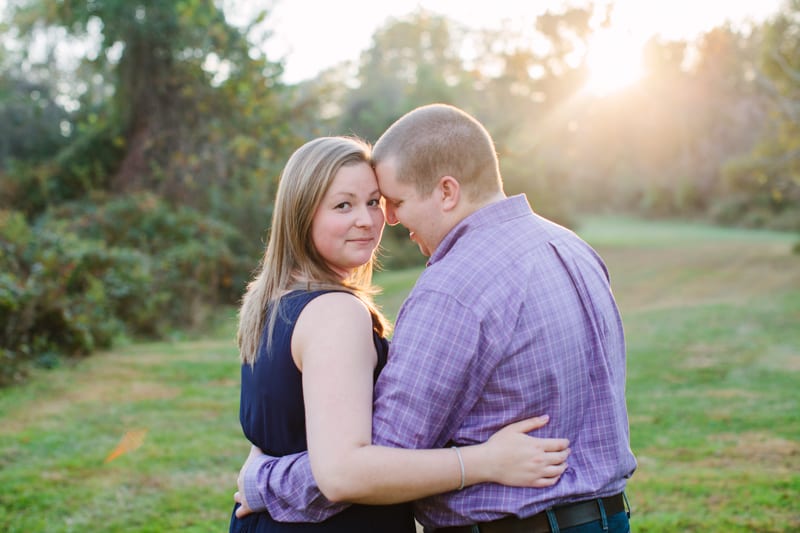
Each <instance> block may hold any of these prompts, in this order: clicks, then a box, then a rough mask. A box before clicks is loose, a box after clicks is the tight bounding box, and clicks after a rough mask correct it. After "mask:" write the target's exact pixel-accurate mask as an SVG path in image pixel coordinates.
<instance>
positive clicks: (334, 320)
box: [292, 293, 569, 504]
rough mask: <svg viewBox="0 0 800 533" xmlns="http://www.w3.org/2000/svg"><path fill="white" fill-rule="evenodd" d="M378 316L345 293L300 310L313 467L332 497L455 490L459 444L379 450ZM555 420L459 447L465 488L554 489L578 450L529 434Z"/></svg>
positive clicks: (364, 499) (369, 498) (387, 497)
mask: <svg viewBox="0 0 800 533" xmlns="http://www.w3.org/2000/svg"><path fill="white" fill-rule="evenodd" d="M371 332H372V326H371V320H370V317H369V313H368V311H367V310H366V308H365V307H364V305H363V304H361V302H359V301H358V300H357V299H356V298H354V297H353V296H351V295H348V294H345V293H330V294H326V295H323V296H320V297H318V298H315V299H314V300H313V301H312V302H311V303H310V304H309V305H308V306H307V307H306V308H305V309H304V310H303V312H302V313H301V315H300V318H299V319H298V322H297V325H296V327H295V332H294V335H293V337H292V353H293V356H294V358H295V362H296V363H297V365H298V367H299V368H300V369H301V371H302V372H303V394H304V398H305V404H306V428H307V437H308V452H309V458H310V461H311V469H312V472H313V474H314V478H315V479H316V482H317V484H318V485H319V488H320V490H321V491H322V493H323V494H324V495H325V496H326V497H327V498H328V499H329V500H331V501H348V502H357V503H370V504H385V503H395V502H402V501H409V500H414V499H418V498H422V497H425V496H430V495H433V494H438V493H442V492H448V491H451V490H456V489H458V488H459V486H460V485H461V483H462V475H461V471H462V470H461V464H460V463H459V457H458V454H457V453H456V451H455V450H452V449H437V450H407V449H400V448H389V447H381V446H372V445H371V438H372V392H373V391H372V387H373V382H372V376H373V371H374V368H375V365H376V360H377V357H376V353H375V348H374V346H373V343H372V334H371ZM544 423H546V419H541V418H537V419H529V420H526V421H521V422H518V423H516V424H513V425H511V426H509V427H508V428H506V429H504V430H501V431H500V432H498V433H497V434H496V435H495V436H493V437H492V438H491V439H490V440H489V441H487V442H486V443H483V444H480V445H475V446H467V447H463V448H459V451H460V453H461V457H462V459H463V464H464V478H463V483H464V485H465V486H467V485H473V484H476V483H481V482H487V481H492V482H497V483H502V484H506V485H516V486H530V487H545V486H549V485H552V484H554V483H555V482H556V481H558V478H559V476H560V475H561V474H562V473H563V472H564V469H565V468H566V463H565V461H566V458H567V455H568V454H569V450H568V445H569V443H568V441H566V440H565V439H537V438H533V437H528V436H527V435H525V432H527V431H530V430H532V429H535V428H537V427H540V426H542V425H544Z"/></svg>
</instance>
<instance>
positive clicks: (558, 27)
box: [0, 0, 800, 383]
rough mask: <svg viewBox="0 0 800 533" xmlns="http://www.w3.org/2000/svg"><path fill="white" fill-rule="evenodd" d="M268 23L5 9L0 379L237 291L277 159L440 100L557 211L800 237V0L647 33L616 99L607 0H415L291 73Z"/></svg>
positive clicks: (546, 207)
mask: <svg viewBox="0 0 800 533" xmlns="http://www.w3.org/2000/svg"><path fill="white" fill-rule="evenodd" d="M270 15H271V14H270V12H269V11H265V12H263V13H260V14H259V15H257V16H255V17H254V18H253V19H252V20H251V21H250V22H249V23H248V24H247V25H246V26H242V25H233V24H232V23H231V22H229V19H230V17H229V14H228V13H226V12H225V11H224V10H223V9H222V8H221V7H220V4H219V3H217V2H213V1H211V0H180V1H175V2H160V1H156V0H140V1H136V2H130V1H123V0H84V1H80V0H62V1H58V2H50V1H42V0H28V1H23V0H17V1H11V2H8V3H7V5H6V9H5V12H3V13H2V18H1V19H0V21H1V22H0V24H2V35H3V40H2V43H3V46H2V47H0V124H2V127H1V128H0V359H2V366H0V381H2V382H5V383H7V382H11V381H14V380H18V379H20V378H21V377H23V376H24V371H25V368H26V366H27V365H29V364H30V363H31V362H34V363H36V364H41V365H52V364H55V363H57V361H58V358H59V357H60V356H62V355H79V354H87V353H90V352H91V351H93V350H94V349H96V348H98V347H104V346H109V345H110V344H111V343H112V342H113V340H114V339H116V338H120V337H124V336H142V335H147V336H163V335H165V334H168V333H170V332H172V331H174V330H175V329H177V328H185V327H190V326H196V325H199V324H202V323H203V320H204V319H205V318H206V316H207V313H208V310H209V309H212V308H213V307H214V306H216V305H219V304H231V303H235V302H236V301H237V299H238V297H239V295H240V294H241V292H242V289H243V286H244V283H245V280H246V279H247V278H248V276H249V274H250V270H251V269H252V268H253V267H254V265H255V262H256V261H257V258H258V257H259V255H260V251H261V248H262V246H263V242H264V237H265V232H266V231H267V226H268V224H269V217H270V213H271V203H272V196H273V193H274V188H275V183H276V179H277V176H278V173H279V171H280V168H281V167H282V166H283V163H284V162H285V160H286V157H287V156H288V154H289V153H290V152H291V151H292V150H293V149H294V148H295V147H297V146H298V145H299V144H300V143H301V142H303V141H304V140H306V139H308V138H309V137H311V136H315V135H320V134H343V133H352V134H356V135H359V136H362V137H364V138H366V139H367V140H369V141H374V140H375V139H377V137H378V135H379V134H380V133H381V131H382V130H383V129H384V128H385V127H386V126H387V125H388V124H389V123H391V122H392V121H393V120H394V119H395V118H397V117H398V116H399V115H401V114H402V113H404V112H406V111H408V110H409V109H411V108H412V107H414V106H417V105H421V104H425V103H430V102H434V101H440V102H448V103H452V104H455V105H458V106H460V107H463V108H464V109H466V110H468V111H470V112H472V113H473V114H475V115H476V116H477V117H478V118H479V119H480V120H481V121H483V122H484V123H485V124H486V125H487V127H488V129H489V130H490V131H491V133H492V134H493V135H494V137H495V139H496V142H497V148H498V151H499V153H500V156H501V163H502V170H503V175H504V179H505V181H506V188H507V192H509V193H512V194H513V193H519V192H524V193H526V194H527V195H528V197H529V199H530V201H531V203H532V205H533V206H534V209H536V210H537V211H539V212H541V213H542V214H543V215H545V216H549V217H551V218H554V219H555V220H557V221H559V222H561V223H563V224H565V225H568V226H573V227H575V226H576V224H577V222H578V220H579V219H581V218H583V217H584V216H586V215H588V214H596V213H603V212H609V211H613V212H615V213H629V214H633V215H636V216H640V217H642V216H644V217H672V218H684V219H704V220H707V221H712V222H714V223H719V224H725V225H736V226H749V227H758V228H771V229H779V230H790V231H800V54H798V50H799V49H800V0H788V1H786V2H784V3H783V4H781V7H780V9H779V10H778V11H777V12H776V13H775V14H774V15H773V16H772V17H770V18H769V19H767V20H766V21H764V22H759V23H755V22H754V23H752V24H750V25H749V26H746V27H741V28H734V27H732V26H730V25H725V26H720V27H717V28H713V29H711V30H710V31H708V32H707V33H705V34H704V35H702V36H701V37H700V38H699V39H698V40H693V41H665V40H663V39H658V38H653V39H652V40H651V41H650V42H648V44H647V46H646V50H645V56H644V61H643V64H642V69H643V71H642V75H641V77H640V78H639V79H638V80H637V81H636V82H635V83H631V84H629V85H627V86H624V87H621V88H618V89H617V90H615V91H611V92H600V91H591V90H588V88H587V87H588V85H587V83H588V81H590V78H591V72H590V66H591V65H590V61H589V60H590V53H589V52H590V50H591V46H590V45H591V43H592V39H593V38H594V37H595V36H596V34H598V32H600V31H602V29H603V27H604V26H603V25H604V21H607V20H608V18H609V16H610V12H609V11H607V10H605V8H603V9H600V8H595V7H592V6H591V5H589V6H586V5H584V6H580V7H565V8H563V9H561V10H557V11H551V12H548V13H546V14H544V15H542V16H541V17H539V18H538V19H537V22H536V23H535V27H532V28H527V31H526V32H524V33H522V32H516V31H513V30H510V29H509V30H507V31H499V30H476V29H472V28H467V27H464V26H462V25H459V24H458V23H456V22H455V21H453V20H450V19H448V18H447V17H445V16H443V15H440V14H436V13H433V12H429V11H425V10H417V11H416V12H415V13H413V14H411V15H409V16H407V17H402V18H396V19H388V20H387V21H386V23H385V24H384V25H383V26H382V27H380V28H379V29H378V30H377V31H376V32H375V33H374V35H373V39H372V42H371V45H370V46H369V47H368V48H367V49H365V50H364V51H363V52H362V54H361V56H360V58H359V59H358V61H356V62H354V63H344V64H341V65H338V66H336V67H334V68H330V69H328V70H326V71H323V72H321V73H319V75H318V76H316V77H315V78H313V79H310V80H306V81H303V82H301V83H294V84H290V83H287V82H285V81H284V79H283V66H282V64H281V62H280V61H273V60H270V59H268V58H267V56H266V55H265V52H264V51H265V49H267V48H268V47H269V40H268V38H269V35H270V31H269V30H270V27H271V19H270ZM465 50H470V51H471V52H470V53H465V52H464V51H465ZM384 247H385V248H386V254H385V258H384V261H383V263H384V265H385V266H386V267H387V268H388V269H396V268H400V267H404V266H410V265H416V264H419V263H420V260H421V258H420V257H419V256H418V254H417V252H416V251H415V249H414V247H413V246H409V244H408V242H407V239H406V237H405V235H404V234H403V232H402V230H396V229H392V230H389V231H387V237H386V239H385V243H384Z"/></svg>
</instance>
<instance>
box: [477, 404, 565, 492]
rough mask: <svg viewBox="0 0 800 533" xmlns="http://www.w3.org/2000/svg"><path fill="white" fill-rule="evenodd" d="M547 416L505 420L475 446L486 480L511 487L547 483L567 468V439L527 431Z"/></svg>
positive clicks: (545, 422)
mask: <svg viewBox="0 0 800 533" xmlns="http://www.w3.org/2000/svg"><path fill="white" fill-rule="evenodd" d="M549 420H550V417H549V416H547V415H544V416H537V417H534V418H527V419H525V420H520V421H519V422H515V423H513V424H509V425H507V426H506V427H504V428H503V429H501V430H500V431H498V432H497V433H495V434H494V435H492V436H491V437H490V438H489V440H488V441H486V442H485V443H483V444H481V445H480V446H479V447H485V448H484V450H482V451H483V452H484V453H483V458H482V461H481V464H482V465H483V466H484V467H486V468H487V470H486V471H485V472H486V474H487V476H488V478H489V480H490V481H493V482H495V483H501V484H503V485H509V486H514V487H537V488H541V487H550V486H552V485H555V484H556V482H558V480H559V478H560V477H561V474H563V473H564V471H565V470H566V469H567V457H569V453H570V449H569V440H567V439H540V438H537V437H531V436H529V435H527V433H528V432H530V431H533V430H534V429H538V428H540V427H542V426H544V425H545V424H547V422H548V421H549Z"/></svg>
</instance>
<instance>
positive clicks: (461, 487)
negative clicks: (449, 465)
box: [452, 446, 467, 490]
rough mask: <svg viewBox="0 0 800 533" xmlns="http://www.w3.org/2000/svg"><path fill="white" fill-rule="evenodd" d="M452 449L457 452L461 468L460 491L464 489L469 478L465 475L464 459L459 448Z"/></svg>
mask: <svg viewBox="0 0 800 533" xmlns="http://www.w3.org/2000/svg"><path fill="white" fill-rule="evenodd" d="M452 448H453V449H454V450H455V451H456V456H457V457H458V466H460V467H461V485H459V486H458V490H461V489H463V488H464V481H465V478H466V477H467V476H466V474H465V473H464V459H462V458H461V450H459V449H458V446H452Z"/></svg>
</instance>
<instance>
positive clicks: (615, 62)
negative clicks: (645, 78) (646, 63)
mask: <svg viewBox="0 0 800 533" xmlns="http://www.w3.org/2000/svg"><path fill="white" fill-rule="evenodd" d="M586 62H587V66H588V68H589V78H588V80H587V82H586V90H587V91H588V92H590V93H592V94H596V95H604V94H609V93H612V92H614V91H618V90H620V89H623V88H625V87H628V86H630V85H632V84H634V83H635V82H636V81H638V80H639V78H641V76H642V43H640V42H637V41H636V40H635V39H633V38H632V37H631V36H630V35H628V34H626V33H624V32H621V31H615V30H613V29H603V30H599V31H598V32H597V33H595V34H594V35H593V36H592V37H591V39H590V40H589V44H588V50H587V54H586Z"/></svg>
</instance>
